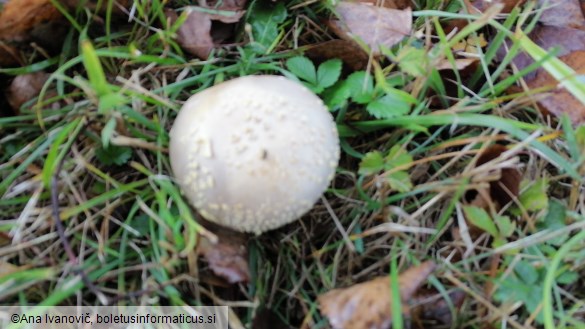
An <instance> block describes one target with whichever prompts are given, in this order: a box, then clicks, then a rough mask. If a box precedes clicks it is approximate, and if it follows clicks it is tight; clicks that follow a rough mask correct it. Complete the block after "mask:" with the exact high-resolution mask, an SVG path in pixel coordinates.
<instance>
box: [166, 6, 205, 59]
mask: <svg viewBox="0 0 585 329" xmlns="http://www.w3.org/2000/svg"><path fill="white" fill-rule="evenodd" d="M165 14H166V15H167V17H168V18H169V19H170V22H171V24H174V23H175V21H176V20H177V18H178V16H177V13H176V12H175V11H174V10H166V11H165ZM177 42H178V43H179V45H181V47H182V48H183V49H185V51H187V52H188V53H190V54H191V55H194V56H196V57H198V58H200V59H207V58H208V57H209V54H210V53H211V51H212V50H213V48H214V47H215V45H214V43H213V38H212V37H211V18H210V17H209V15H208V14H206V13H203V12H200V11H196V10H191V11H190V12H189V13H188V16H187V19H186V20H185V22H184V23H183V25H181V26H180V27H179V29H178V30H177Z"/></svg>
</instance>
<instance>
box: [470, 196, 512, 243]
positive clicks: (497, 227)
mask: <svg viewBox="0 0 585 329" xmlns="http://www.w3.org/2000/svg"><path fill="white" fill-rule="evenodd" d="M463 212H464V213H465V218H466V219H467V220H468V221H469V222H470V223H471V224H473V225H474V226H477V227H478V228H480V229H481V230H483V231H485V232H487V233H488V234H489V235H491V236H492V237H493V238H494V242H493V247H494V248H497V247H499V246H502V245H504V244H506V243H507V242H508V241H507V238H509V237H510V236H512V234H513V233H514V230H515V229H516V223H514V222H512V221H511V220H510V217H508V216H501V215H495V216H493V218H492V217H491V216H490V215H489V214H488V213H487V211H485V210H484V209H482V208H479V207H475V206H465V207H463Z"/></svg>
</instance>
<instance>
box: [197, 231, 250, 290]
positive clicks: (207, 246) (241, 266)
mask: <svg viewBox="0 0 585 329" xmlns="http://www.w3.org/2000/svg"><path fill="white" fill-rule="evenodd" d="M206 227H208V229H209V230H210V231H212V232H213V233H214V234H215V235H217V238H218V240H217V243H212V242H211V241H209V239H207V238H206V237H205V236H200V239H199V245H198V246H197V252H198V253H199V254H200V255H202V256H203V257H204V258H205V260H207V263H208V264H209V267H210V268H211V270H212V271H213V273H215V274H216V275H218V276H220V277H222V278H224V279H225V280H226V281H228V282H229V283H232V284H233V283H238V282H248V281H249V280H250V269H249V267H248V248H247V242H248V239H247V236H246V235H245V234H243V233H240V232H236V231H232V230H229V229H227V228H224V227H219V226H217V225H208V224H207V223H206Z"/></svg>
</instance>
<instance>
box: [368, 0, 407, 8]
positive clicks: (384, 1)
mask: <svg viewBox="0 0 585 329" xmlns="http://www.w3.org/2000/svg"><path fill="white" fill-rule="evenodd" d="M359 2H361V3H367V4H370V5H373V6H377V5H378V4H379V5H380V7H384V8H390V9H405V8H408V7H411V6H412V2H411V1H409V0H381V1H380V0H359Z"/></svg>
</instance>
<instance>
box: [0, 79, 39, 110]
mask: <svg viewBox="0 0 585 329" xmlns="http://www.w3.org/2000/svg"><path fill="white" fill-rule="evenodd" d="M49 76H50V75H49V74H48V73H45V72H35V73H29V74H23V75H19V76H17V77H16V78H14V80H12V83H11V84H10V87H8V90H7V91H6V99H7V100H8V103H9V104H10V106H11V107H12V109H13V110H14V112H16V113H19V111H20V108H21V107H22V105H23V104H24V103H26V102H28V101H29V100H31V99H33V98H36V97H38V96H39V93H40V92H41V89H42V88H43V85H44V84H45V82H47V80H48V79H49Z"/></svg>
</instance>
